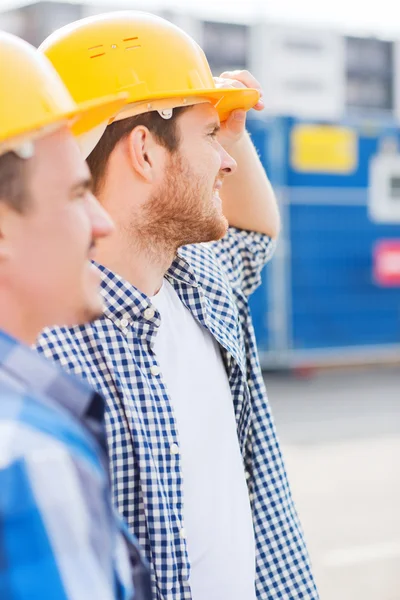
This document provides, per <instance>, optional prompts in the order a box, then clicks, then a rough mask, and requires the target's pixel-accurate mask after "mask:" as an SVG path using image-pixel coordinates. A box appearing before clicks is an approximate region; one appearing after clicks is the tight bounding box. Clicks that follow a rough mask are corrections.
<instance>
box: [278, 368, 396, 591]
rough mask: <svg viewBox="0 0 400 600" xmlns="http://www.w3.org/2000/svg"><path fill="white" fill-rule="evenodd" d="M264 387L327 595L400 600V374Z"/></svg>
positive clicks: (343, 375) (286, 381) (335, 376)
mask: <svg viewBox="0 0 400 600" xmlns="http://www.w3.org/2000/svg"><path fill="white" fill-rule="evenodd" d="M266 383H267V387H268V392H269V397H270V401H271V404H272V405H273V409H274V414H275V420H276V424H277V427H278V432H279V437H280V439H281V442H282V446H283V451H284V455H285V459H286V464H287V468H288V472H289V476H290V479H291V483H292V489H293V494H294V497H295V500H296V504H297V507H298V510H299V513H300V517H301V519H302V523H303V527H304V529H305V533H306V537H307V541H308V546H309V549H310V554H311V557H312V561H313V564H314V570H315V573H316V577H317V580H318V584H319V588H320V593H321V600H400V370H398V371H396V370H394V369H391V370H389V369H378V370H374V371H371V370H365V371H357V372H349V371H347V372H330V373H326V374H320V375H317V376H315V377H313V378H311V379H307V380H304V379H300V380H299V379H295V378H287V377H282V376H272V375H268V374H267V375H266ZM288 600H290V599H288Z"/></svg>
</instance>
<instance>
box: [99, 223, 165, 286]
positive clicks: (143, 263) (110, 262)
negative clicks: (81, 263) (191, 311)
mask: <svg viewBox="0 0 400 600" xmlns="http://www.w3.org/2000/svg"><path fill="white" fill-rule="evenodd" d="M175 255H176V250H175V249H174V248H167V247H166V245H165V246H164V247H161V245H160V243H159V242H158V243H157V242H155V241H154V240H149V239H147V240H146V243H145V244H144V243H143V241H141V240H138V239H136V240H135V239H134V238H133V239H132V234H131V235H130V239H129V240H128V239H127V237H126V234H124V233H122V232H121V231H116V232H115V233H114V234H113V235H112V236H111V237H110V238H106V239H105V240H102V241H101V243H99V245H98V248H97V251H96V257H95V260H96V262H98V263H99V264H101V265H103V266H105V267H107V269H110V270H111V271H112V272H113V273H116V274H117V275H119V276H120V277H123V278H124V279H126V281H129V283H131V284H132V285H134V286H135V287H136V288H137V289H138V290H140V291H141V292H142V293H143V294H146V295H147V296H150V297H151V296H154V295H155V294H156V293H157V292H158V291H159V289H160V288H161V286H162V283H163V278H164V275H165V273H166V272H167V271H168V269H169V267H170V266H171V264H172V261H173V260H174V258H175Z"/></svg>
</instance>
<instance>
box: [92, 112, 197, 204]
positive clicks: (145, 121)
mask: <svg viewBox="0 0 400 600" xmlns="http://www.w3.org/2000/svg"><path fill="white" fill-rule="evenodd" d="M188 108H190V106H183V107H179V108H174V111H173V115H172V117H171V118H170V119H163V118H162V117H161V116H160V115H159V113H158V112H157V111H151V112H147V113H143V114H141V115H137V116H135V117H128V118H127V119H122V120H121V121H114V123H111V125H109V126H108V127H107V128H106V130H105V132H104V134H103V136H102V137H101V139H100V141H99V143H98V144H97V146H96V147H95V148H94V150H93V151H92V152H91V154H89V156H88V158H87V163H88V165H89V169H90V171H91V174H92V177H93V186H94V192H95V193H98V192H99V190H100V188H101V185H102V182H103V179H104V176H105V174H106V170H107V164H108V161H109V158H110V156H111V153H112V151H113V150H114V148H115V146H116V145H117V144H118V142H120V141H121V140H122V139H124V138H125V137H127V136H128V135H129V134H130V132H131V131H133V129H135V127H138V126H139V125H143V126H144V127H147V129H148V130H149V131H150V132H151V133H152V134H153V135H154V136H155V138H156V139H157V141H158V142H159V143H160V144H161V145H162V146H164V147H165V148H167V150H169V151H170V152H175V151H176V150H177V149H178V146H179V142H180V137H179V132H178V129H177V126H176V124H177V119H178V117H179V116H180V115H181V114H182V113H183V112H184V111H186V110H187V109H188Z"/></svg>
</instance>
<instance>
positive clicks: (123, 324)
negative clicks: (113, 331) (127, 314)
mask: <svg viewBox="0 0 400 600" xmlns="http://www.w3.org/2000/svg"><path fill="white" fill-rule="evenodd" d="M119 324H120V325H121V327H128V325H129V321H128V319H121V320H120V322H119Z"/></svg>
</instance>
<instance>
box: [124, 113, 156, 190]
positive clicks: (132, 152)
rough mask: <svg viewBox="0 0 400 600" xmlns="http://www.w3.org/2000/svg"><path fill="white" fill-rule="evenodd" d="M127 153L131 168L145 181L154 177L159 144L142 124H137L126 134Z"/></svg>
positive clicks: (151, 180)
mask: <svg viewBox="0 0 400 600" xmlns="http://www.w3.org/2000/svg"><path fill="white" fill-rule="evenodd" d="M128 153H129V159H130V163H131V166H132V168H133V169H134V170H135V171H136V173H137V174H138V175H139V176H140V177H141V178H142V179H144V180H145V181H146V182H147V183H153V182H154V180H155V179H156V166H157V158H158V153H159V144H157V142H156V141H155V139H154V136H153V135H152V133H150V131H149V130H148V129H147V127H145V126H144V125H138V126H137V127H135V129H133V130H132V131H131V133H130V134H129V136H128Z"/></svg>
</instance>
